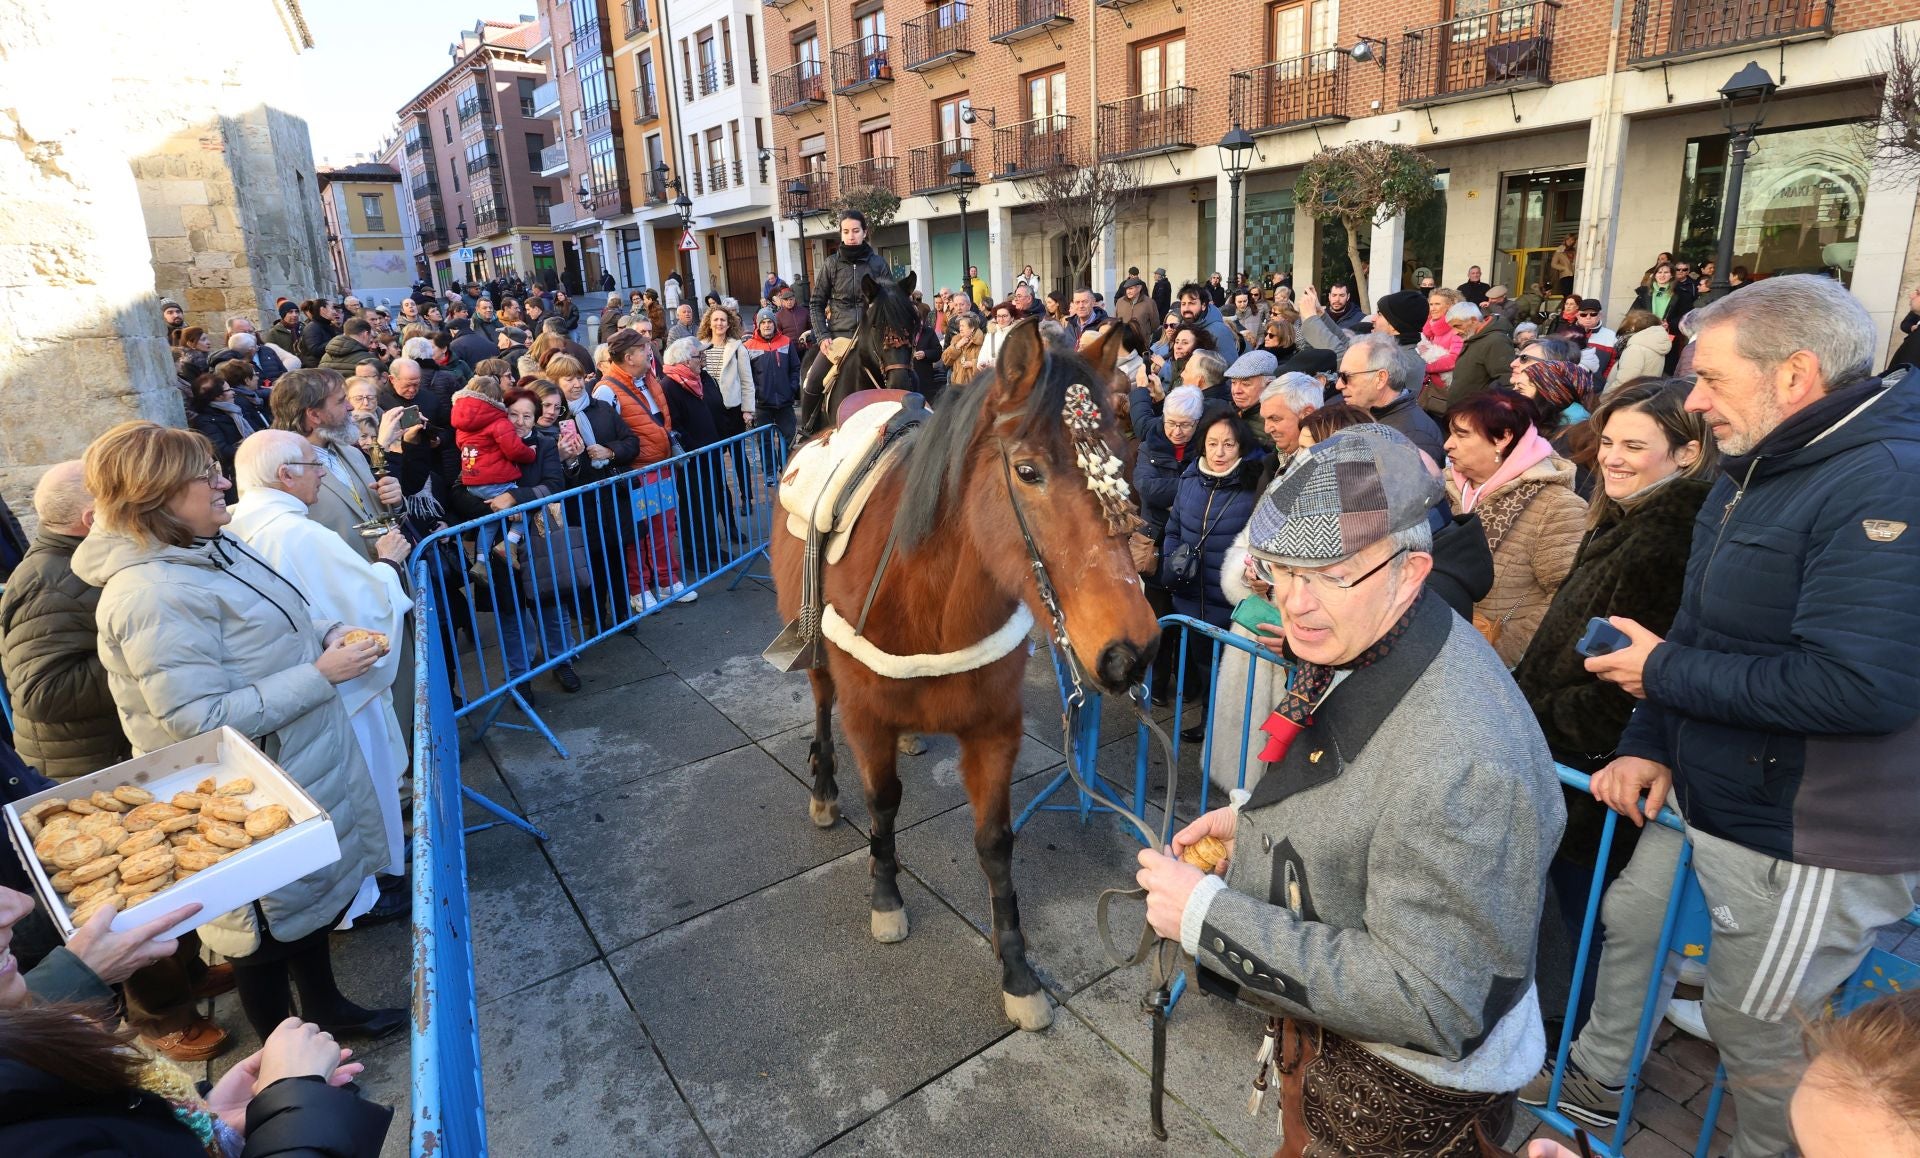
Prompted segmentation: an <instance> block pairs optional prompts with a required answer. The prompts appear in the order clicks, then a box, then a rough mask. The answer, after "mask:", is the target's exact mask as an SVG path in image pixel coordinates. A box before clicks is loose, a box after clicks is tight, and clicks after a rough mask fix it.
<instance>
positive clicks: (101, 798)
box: [87, 792, 133, 812]
mask: <svg viewBox="0 0 1920 1158" xmlns="http://www.w3.org/2000/svg"><path fill="white" fill-rule="evenodd" d="M87 800H88V801H89V802H90V803H92V805H93V806H94V807H95V808H98V809H99V810H100V811H102V812H125V811H126V810H127V809H129V808H131V807H133V806H132V805H131V804H128V803H127V802H126V801H124V800H119V799H116V798H115V797H114V796H113V795H112V794H110V793H106V792H96V793H94V794H93V795H92V796H89V797H87Z"/></svg>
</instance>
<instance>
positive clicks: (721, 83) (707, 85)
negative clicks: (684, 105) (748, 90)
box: [687, 60, 733, 100]
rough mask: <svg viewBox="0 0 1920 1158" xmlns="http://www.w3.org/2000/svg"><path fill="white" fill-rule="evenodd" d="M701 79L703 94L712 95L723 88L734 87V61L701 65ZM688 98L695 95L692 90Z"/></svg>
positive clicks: (690, 98)
mask: <svg viewBox="0 0 1920 1158" xmlns="http://www.w3.org/2000/svg"><path fill="white" fill-rule="evenodd" d="M699 80H700V95H701V96H712V95H713V94H714V93H717V92H719V91H720V90H721V89H725V88H732V87H733V62H732V61H730V60H723V61H719V62H718V63H715V64H707V65H702V66H701V67H700V77H699ZM687 99H688V100H692V99H693V95H692V93H691V92H689V93H688V95H687Z"/></svg>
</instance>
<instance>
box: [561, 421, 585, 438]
mask: <svg viewBox="0 0 1920 1158" xmlns="http://www.w3.org/2000/svg"><path fill="white" fill-rule="evenodd" d="M560 437H562V438H574V439H577V438H579V437H580V423H579V420H577V419H573V418H562V419H561V420H560Z"/></svg>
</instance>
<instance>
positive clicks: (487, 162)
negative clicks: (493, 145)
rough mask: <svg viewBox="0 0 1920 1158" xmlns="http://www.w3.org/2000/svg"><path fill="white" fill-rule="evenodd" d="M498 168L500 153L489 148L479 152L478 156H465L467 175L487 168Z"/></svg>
mask: <svg viewBox="0 0 1920 1158" xmlns="http://www.w3.org/2000/svg"><path fill="white" fill-rule="evenodd" d="M498 168H500V155H499V154H498V153H496V152H494V151H493V150H492V149H490V148H489V149H488V150H487V151H486V152H484V153H481V154H480V155H479V156H478V157H468V158H467V175H468V176H472V175H473V174H475V173H481V172H485V171H487V170H489V169H498Z"/></svg>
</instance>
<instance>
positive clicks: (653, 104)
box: [633, 84, 660, 125]
mask: <svg viewBox="0 0 1920 1158" xmlns="http://www.w3.org/2000/svg"><path fill="white" fill-rule="evenodd" d="M659 115H660V102H659V98H658V97H657V95H656V94H655V93H654V91H653V86H652V85H650V84H642V85H635V86H634V89H633V123H634V124H636V125H644V124H646V123H647V122H648V121H651V120H653V119H654V118H656V117H658V116H659Z"/></svg>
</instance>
